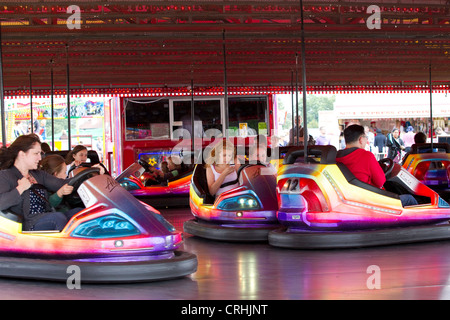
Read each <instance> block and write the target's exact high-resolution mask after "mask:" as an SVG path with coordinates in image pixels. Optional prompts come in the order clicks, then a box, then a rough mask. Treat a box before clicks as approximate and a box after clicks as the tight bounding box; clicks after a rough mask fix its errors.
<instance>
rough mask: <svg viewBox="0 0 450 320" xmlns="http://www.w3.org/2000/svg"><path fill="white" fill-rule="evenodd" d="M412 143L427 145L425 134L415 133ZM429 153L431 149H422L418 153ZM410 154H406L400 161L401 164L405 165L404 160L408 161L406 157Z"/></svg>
mask: <svg viewBox="0 0 450 320" xmlns="http://www.w3.org/2000/svg"><path fill="white" fill-rule="evenodd" d="M414 143H415V144H418V143H427V135H426V134H425V133H423V132H422V131H419V132H417V133H416V134H415V135H414ZM428 152H431V149H426V150H424V149H422V150H420V153H428ZM410 154H411V152H407V153H406V154H405V155H404V156H403V159H402V163H403V164H404V163H405V160H406V159H408V156H409V155H410Z"/></svg>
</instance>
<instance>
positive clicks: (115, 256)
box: [0, 168, 197, 283]
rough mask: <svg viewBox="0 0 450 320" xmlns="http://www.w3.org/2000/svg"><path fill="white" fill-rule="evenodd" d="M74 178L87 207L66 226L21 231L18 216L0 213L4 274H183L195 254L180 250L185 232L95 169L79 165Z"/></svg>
mask: <svg viewBox="0 0 450 320" xmlns="http://www.w3.org/2000/svg"><path fill="white" fill-rule="evenodd" d="M77 170H80V171H81V172H79V173H77V174H76V175H75V176H74V178H72V179H71V180H70V184H72V185H74V192H75V190H77V192H78V196H79V197H80V198H81V200H82V201H83V203H84V205H85V207H86V208H85V209H83V210H82V211H80V212H79V213H77V214H76V215H75V216H73V217H72V219H70V221H69V222H68V223H67V225H66V226H65V227H64V229H63V230H61V231H59V230H56V231H55V230H50V231H27V232H26V231H22V223H21V221H20V217H18V216H15V215H13V214H12V213H8V212H0V276H1V277H14V278H28V279H38V280H50V281H67V279H68V277H69V276H70V273H68V270H70V269H69V267H71V266H74V265H75V266H78V267H79V268H80V275H81V279H80V281H81V282H87V283H123V282H126V283H128V282H143V281H154V280H163V279H171V278H177V277H183V276H186V275H189V274H191V273H193V272H195V271H196V268H197V257H196V256H195V255H193V254H190V253H186V252H182V251H179V250H178V249H179V247H180V245H181V244H182V235H181V233H179V232H176V231H175V228H174V227H173V226H172V225H171V224H170V223H169V222H167V221H166V220H165V219H164V218H163V217H162V216H161V215H160V214H159V212H158V211H156V210H155V209H153V208H152V207H150V206H149V205H146V204H144V203H142V202H140V201H138V200H137V199H135V198H134V197H133V196H132V195H131V194H130V193H129V192H127V191H126V190H125V189H123V188H122V187H121V186H120V185H119V183H117V182H116V181H115V180H114V179H113V178H111V177H110V176H109V175H98V174H96V172H98V169H97V168H80V169H77Z"/></svg>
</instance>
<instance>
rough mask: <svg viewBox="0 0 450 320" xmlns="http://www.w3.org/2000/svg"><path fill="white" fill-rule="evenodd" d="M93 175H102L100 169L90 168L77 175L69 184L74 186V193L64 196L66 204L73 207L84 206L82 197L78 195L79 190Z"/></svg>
mask: <svg viewBox="0 0 450 320" xmlns="http://www.w3.org/2000/svg"><path fill="white" fill-rule="evenodd" d="M93 174H100V169H99V168H94V167H92V168H88V169H86V170H83V171H81V172H80V173H78V174H76V175H75V176H74V177H73V178H72V179H70V181H69V182H68V183H67V184H68V185H69V186H73V191H72V193H71V194H69V195H67V196H64V198H65V200H66V202H67V203H68V204H69V205H70V206H71V207H73V208H74V207H77V206H80V205H82V204H83V202H82V201H81V198H80V196H79V195H78V194H77V193H76V191H77V190H78V188H79V187H80V186H81V184H82V183H83V182H84V181H86V180H87V179H89V178H91V177H92V175H93Z"/></svg>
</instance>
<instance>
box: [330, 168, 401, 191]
mask: <svg viewBox="0 0 450 320" xmlns="http://www.w3.org/2000/svg"><path fill="white" fill-rule="evenodd" d="M336 165H337V166H338V168H339V169H340V170H341V172H342V174H343V175H344V177H345V179H346V180H347V182H348V183H350V184H352V185H354V186H357V187H360V188H363V189H366V190H369V191H372V192H375V193H377V194H381V195H383V196H387V197H390V198H395V199H400V197H399V195H398V194H396V193H393V192H389V191H386V190H383V189H379V188H377V187H375V186H373V185H371V184H368V183H365V182H362V181H361V180H359V179H357V178H356V177H355V175H354V174H353V173H352V172H351V171H350V169H349V168H347V166H346V165H344V164H343V163H337V164H336Z"/></svg>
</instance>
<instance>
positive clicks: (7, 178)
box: [0, 134, 79, 231]
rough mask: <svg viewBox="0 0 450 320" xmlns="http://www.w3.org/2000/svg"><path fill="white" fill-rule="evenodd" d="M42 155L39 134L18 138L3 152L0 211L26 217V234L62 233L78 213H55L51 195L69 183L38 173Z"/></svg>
mask: <svg viewBox="0 0 450 320" xmlns="http://www.w3.org/2000/svg"><path fill="white" fill-rule="evenodd" d="M41 152H42V149H41V142H40V139H39V137H38V136H37V135H36V134H28V135H23V136H19V137H18V138H17V139H16V140H15V141H14V142H13V143H12V144H11V146H10V147H8V148H5V147H3V148H2V149H0V169H2V170H1V171H0V210H10V211H12V212H13V213H15V214H16V215H18V216H21V217H23V226H22V230H23V231H40V230H62V229H63V228H64V226H65V225H66V223H67V221H68V220H69V219H70V218H71V216H72V215H74V214H75V213H76V212H73V211H68V212H67V213H66V214H63V213H61V212H55V211H54V208H53V207H52V206H51V205H50V203H49V201H48V191H50V192H57V191H58V190H59V189H61V188H63V187H64V186H65V185H66V183H67V181H66V180H63V179H59V178H57V177H55V176H52V175H51V174H49V173H47V172H45V171H42V170H37V169H38V166H39V161H40V160H41ZM47 190H48V191H47ZM77 211H79V209H77Z"/></svg>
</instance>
